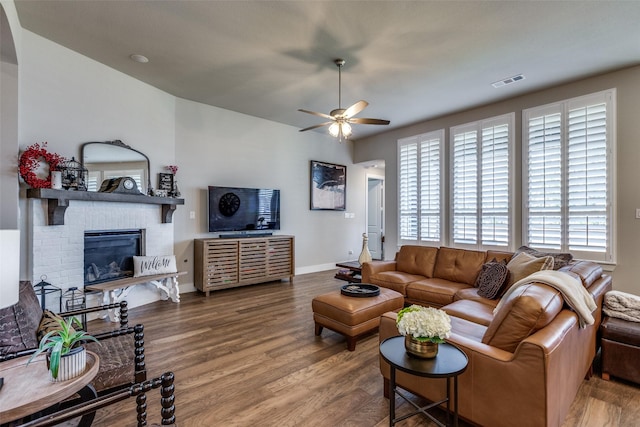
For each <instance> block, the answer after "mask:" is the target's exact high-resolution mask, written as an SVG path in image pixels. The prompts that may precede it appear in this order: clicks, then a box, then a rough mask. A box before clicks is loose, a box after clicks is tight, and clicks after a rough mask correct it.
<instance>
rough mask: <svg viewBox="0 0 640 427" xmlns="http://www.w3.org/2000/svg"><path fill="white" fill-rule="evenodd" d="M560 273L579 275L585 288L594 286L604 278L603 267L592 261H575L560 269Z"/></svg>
mask: <svg viewBox="0 0 640 427" xmlns="http://www.w3.org/2000/svg"><path fill="white" fill-rule="evenodd" d="M560 271H564V272H571V273H574V274H577V275H578V277H580V281H581V282H582V285H583V286H584V287H585V288H588V287H590V286H591V285H593V283H594V282H595V281H596V280H598V279H599V278H600V276H602V266H600V264H596V263H595V262H591V261H574V262H572V263H570V264H569V265H565V266H564V267H562V268H560Z"/></svg>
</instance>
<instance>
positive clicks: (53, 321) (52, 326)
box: [36, 310, 75, 342]
mask: <svg viewBox="0 0 640 427" xmlns="http://www.w3.org/2000/svg"><path fill="white" fill-rule="evenodd" d="M60 322H64V319H63V318H62V316H60V315H58V314H56V313H54V312H52V311H50V310H44V312H43V313H42V319H41V320H40V324H39V325H38V330H37V331H36V337H37V339H38V342H40V341H41V340H42V338H43V337H44V336H45V335H47V334H48V333H49V332H53V331H61V330H62V326H61V325H60ZM74 323H75V322H74ZM70 331H72V332H75V328H74V327H73V326H72V327H71V328H70Z"/></svg>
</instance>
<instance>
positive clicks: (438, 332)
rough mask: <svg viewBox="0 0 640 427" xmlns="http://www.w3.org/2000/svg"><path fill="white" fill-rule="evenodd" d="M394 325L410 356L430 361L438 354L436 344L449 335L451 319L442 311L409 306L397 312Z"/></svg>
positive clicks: (443, 340)
mask: <svg viewBox="0 0 640 427" xmlns="http://www.w3.org/2000/svg"><path fill="white" fill-rule="evenodd" d="M396 325H397V326H398V331H399V332H400V335H404V337H405V341H404V346H405V350H406V351H407V353H408V354H409V355H411V356H415V357H419V358H422V359H431V358H434V357H436V355H437V354H438V344H439V343H443V342H445V339H446V338H449V335H450V333H451V318H449V315H448V314H447V313H445V312H444V311H443V310H439V309H437V308H433V307H422V306H419V305H415V304H414V305H411V306H409V307H406V308H403V309H402V310H400V311H399V312H398V316H397V317H396Z"/></svg>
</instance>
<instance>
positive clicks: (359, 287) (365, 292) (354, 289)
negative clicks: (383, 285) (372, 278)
mask: <svg viewBox="0 0 640 427" xmlns="http://www.w3.org/2000/svg"><path fill="white" fill-rule="evenodd" d="M340 292H341V293H342V295H346V296H349V297H357V298H366V297H375V296H377V295H380V288H379V287H378V286H376V285H370V284H368V283H349V284H348V285H344V286H341V287H340Z"/></svg>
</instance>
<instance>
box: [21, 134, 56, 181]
mask: <svg viewBox="0 0 640 427" xmlns="http://www.w3.org/2000/svg"><path fill="white" fill-rule="evenodd" d="M65 160H66V159H65V158H64V157H62V156H61V155H59V154H56V153H50V152H48V151H47V143H46V142H43V143H42V145H40V144H38V143H35V144H33V145H30V146H28V147H27V149H26V150H24V152H23V153H22V154H21V155H20V160H19V162H18V172H19V173H20V176H21V177H22V179H23V180H24V182H26V183H27V184H28V185H29V186H30V187H31V188H51V172H53V171H55V170H58V169H57V168H58V165H59V164H60V163H62V162H64V161H65ZM42 161H44V162H45V163H46V164H47V165H48V166H49V170H48V171H47V172H46V176H47V178H38V175H37V174H36V172H38V170H39V169H40V167H41V162H42Z"/></svg>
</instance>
